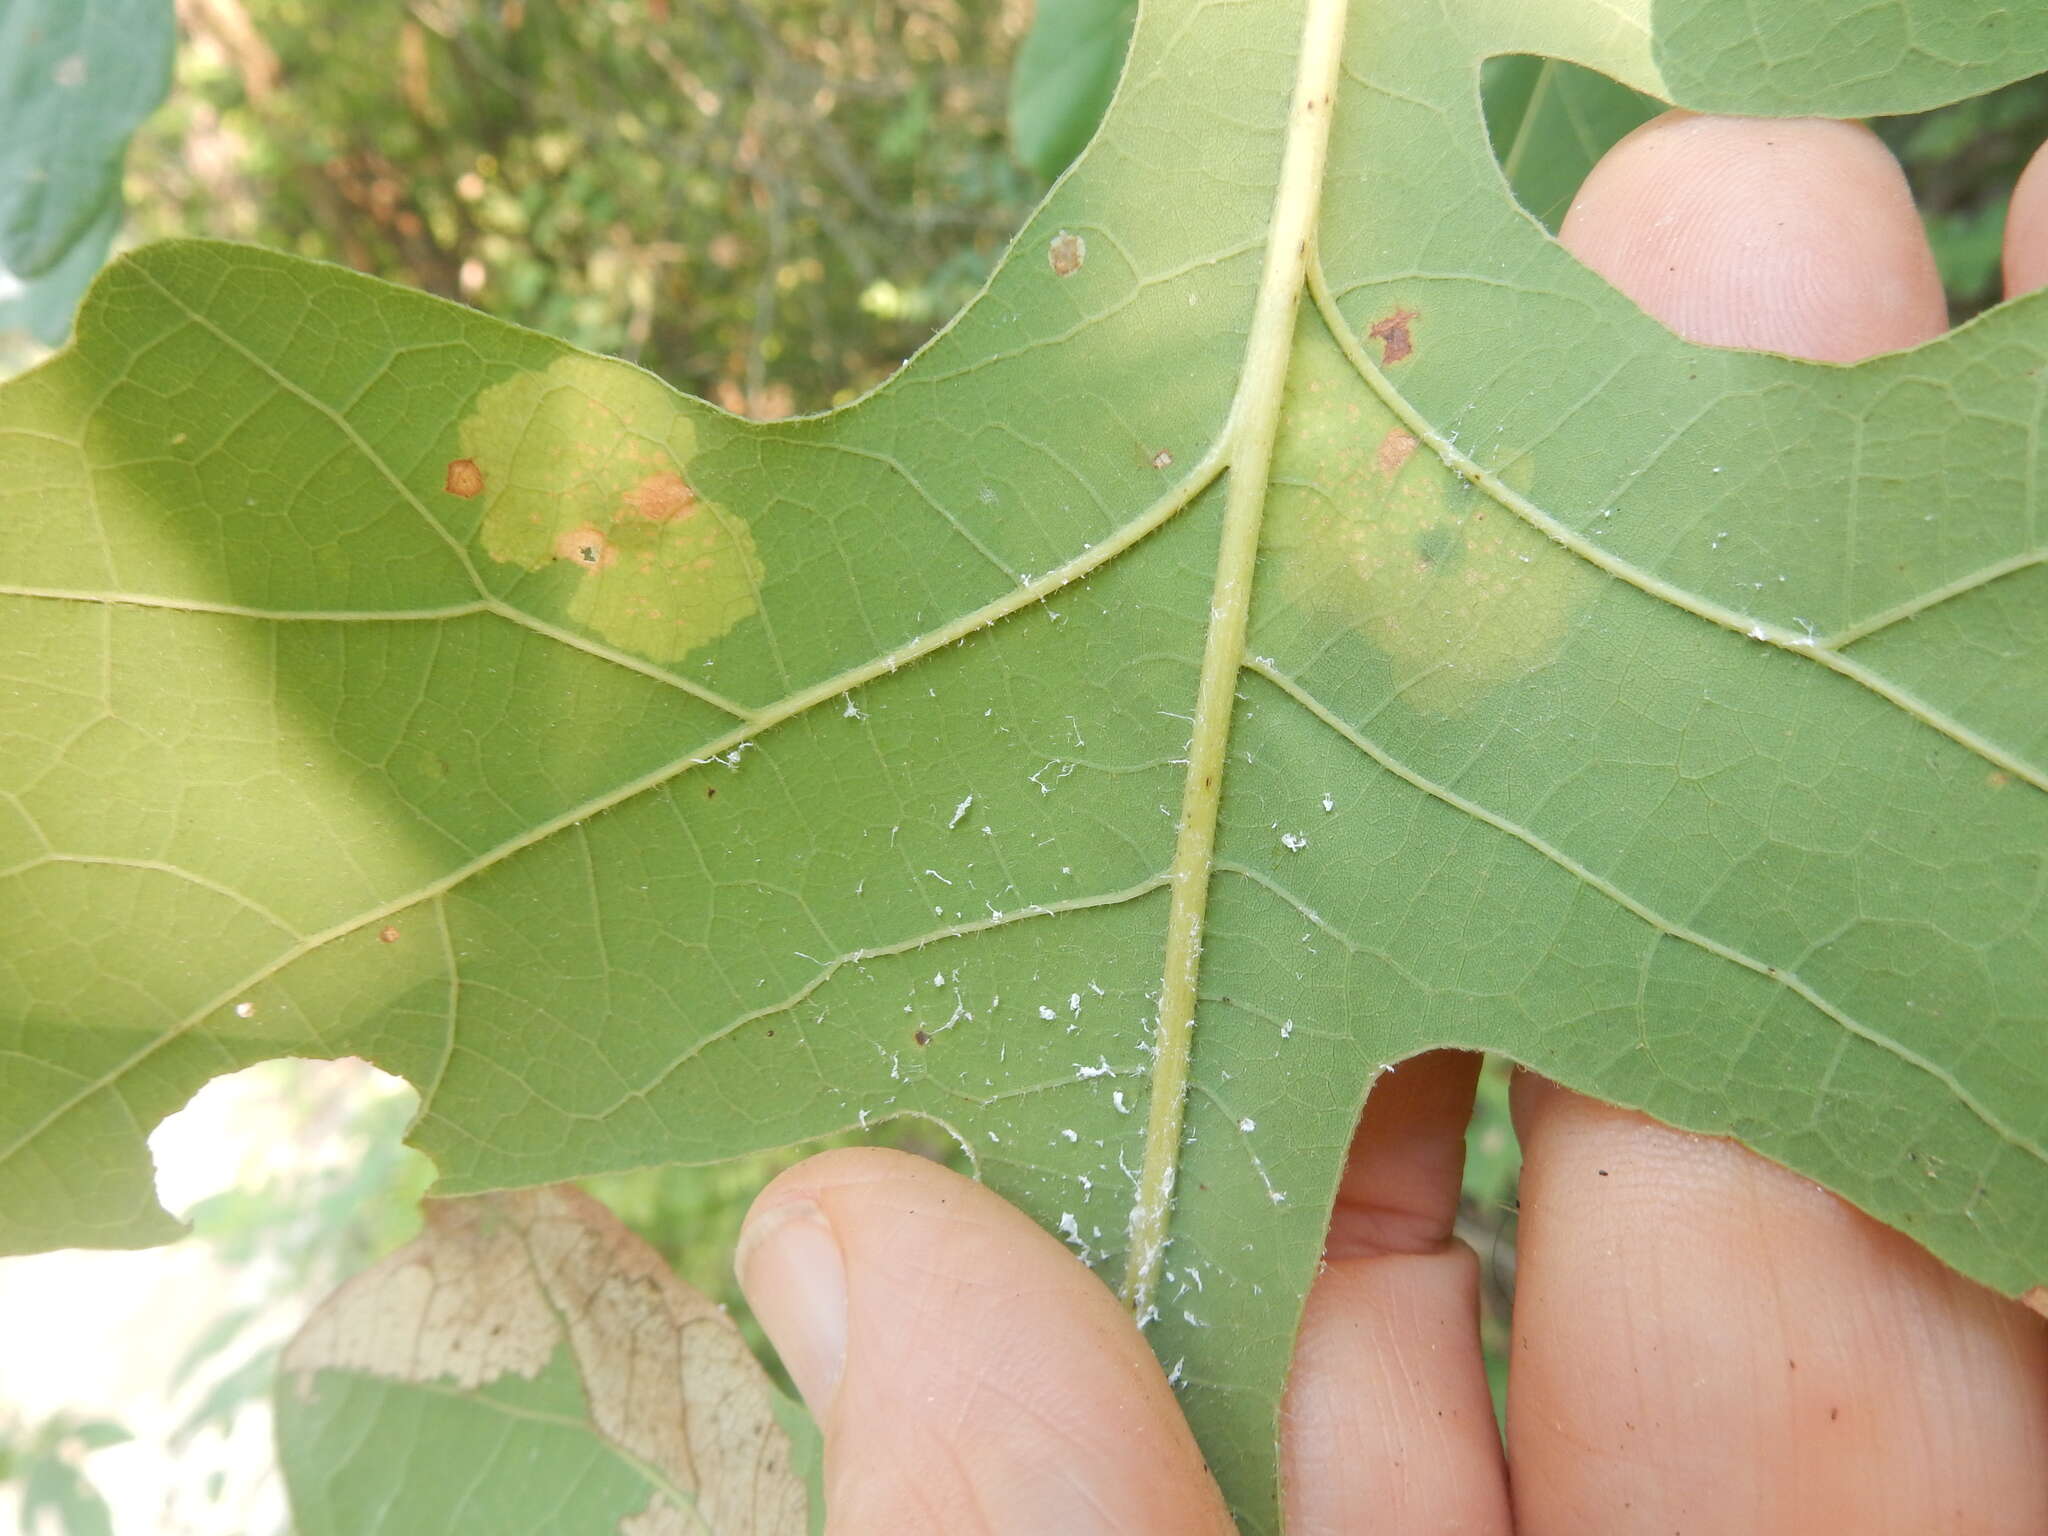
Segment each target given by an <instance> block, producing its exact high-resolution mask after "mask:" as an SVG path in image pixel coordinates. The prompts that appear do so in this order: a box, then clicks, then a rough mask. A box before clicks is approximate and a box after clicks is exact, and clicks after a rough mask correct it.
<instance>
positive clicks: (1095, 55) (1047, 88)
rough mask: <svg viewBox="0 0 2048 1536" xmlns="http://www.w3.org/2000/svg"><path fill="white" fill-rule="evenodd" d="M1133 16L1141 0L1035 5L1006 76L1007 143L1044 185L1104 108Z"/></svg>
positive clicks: (1060, 0)
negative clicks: (1040, 178)
mask: <svg viewBox="0 0 2048 1536" xmlns="http://www.w3.org/2000/svg"><path fill="white" fill-rule="evenodd" d="M1137 16H1138V0H1040V3H1039V6H1038V10H1037V12H1036V14H1035V15H1034V16H1033V17H1032V20H1031V31H1030V34H1029V35H1028V36H1026V37H1025V39H1024V46H1023V47H1022V48H1020V49H1018V51H1017V63H1016V66H1015V69H1014V70H1013V72H1012V74H1011V77H1010V143H1011V144H1012V145H1013V146H1014V147H1015V149H1016V151H1017V158H1018V159H1019V160H1022V161H1023V162H1024V163H1025V164H1026V165H1028V166H1030V167H1031V169H1032V170H1034V171H1036V172H1038V174H1039V175H1041V176H1043V177H1044V178H1045V179H1046V180H1047V181H1050V180H1052V179H1053V178H1054V177H1055V176H1057V175H1059V173H1060V172H1061V171H1064V170H1065V169H1066V168H1067V167H1068V165H1070V164H1071V163H1072V162H1073V159H1074V157H1075V156H1076V155H1078V154H1080V153H1081V151H1082V150H1083V149H1084V148H1085V147H1086V146H1087V143H1088V140H1089V138H1090V136H1092V135H1093V134H1094V132H1095V128H1096V125H1097V124H1099V123H1100V122H1101V121H1102V114H1103V113H1104V112H1105V111H1107V110H1108V109H1109V98H1110V97H1111V95H1112V94H1114V93H1115V91H1116V78H1117V74H1118V72H1119V71H1120V70H1121V69H1122V68H1123V62H1124V54H1125V52H1126V51H1127V50H1128V49H1129V47H1130V42H1131V25H1132V23H1133V22H1135V21H1136V20H1137Z"/></svg>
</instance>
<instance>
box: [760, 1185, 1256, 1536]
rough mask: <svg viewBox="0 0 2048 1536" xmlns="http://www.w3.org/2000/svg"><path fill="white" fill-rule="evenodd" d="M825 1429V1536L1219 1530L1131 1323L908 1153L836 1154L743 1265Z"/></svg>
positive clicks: (1210, 1489) (784, 1198) (981, 1191)
mask: <svg viewBox="0 0 2048 1536" xmlns="http://www.w3.org/2000/svg"><path fill="white" fill-rule="evenodd" d="M734 1263H735V1267H736V1269H737V1270H738V1273H739V1278H740V1284H741V1287H742V1289H743V1290H744V1291H745V1292H746V1296H747V1300H748V1303H749V1304H750V1305H751V1306H752V1307H753V1308H754V1312H755V1315H756V1316H757V1317H758V1318H760V1320H761V1325H762V1327H763V1328H765V1329H766V1330H767V1332H768V1336H769V1338H770V1339H772V1340H773V1341H774V1343H775V1346H776V1349H777V1350H778V1351H779V1352H780V1353H781V1355H782V1359H783V1362H784V1364H785V1365H787V1366H788V1368H789V1372H790V1375H791V1376H792V1378H794V1380H795V1381H796V1384H797V1387H798V1389H799V1390H800V1391H801V1392H802V1393H803V1395H804V1400H805V1402H806V1403H807V1404H809V1406H810V1408H811V1411H812V1413H813V1415H814V1416H815V1417H816V1418H817V1420H818V1423H819V1426H820V1427H821V1428H822V1430H823V1431H824V1436H825V1508H826V1515H827V1520H828V1530H829V1532H830V1533H831V1536H904V1533H911V1532H933V1533H940V1532H943V1533H945V1536H1042V1533H1044V1532H1047V1531H1061V1532H1075V1533H1079V1536H1089V1533H1101V1536H1110V1533H1116V1536H1148V1533H1156V1536H1228V1533H1229V1532H1231V1531H1232V1530H1233V1527H1232V1525H1231V1523H1230V1518H1229V1515H1228V1513H1227V1511H1226V1510H1225V1508H1224V1504H1223V1500H1222V1497H1221V1495H1220V1494H1219V1493H1218V1492H1217V1489H1216V1484H1215V1482H1214V1481H1213V1480H1212V1479H1211V1478H1210V1476H1209V1473H1208V1470H1207V1468H1206V1467H1205V1466H1204V1464H1203V1461H1202V1457H1201V1454H1200V1452H1199V1451H1197V1450H1196V1448H1195V1443H1194V1439H1193V1436H1192V1435H1191V1434H1190V1433H1189V1431H1188V1428H1187V1423H1186V1420H1185V1419H1184V1418H1183V1417H1182V1416H1181V1413H1180V1409H1179V1406H1178V1404H1176V1402H1175V1401H1174V1396H1173V1391H1172V1389H1171V1388H1170V1387H1169V1386H1168V1385H1167V1383H1166V1378H1165V1375H1164V1373H1163V1372H1161V1370H1160V1368H1159V1364H1158V1361H1157V1360H1156V1359H1154V1357H1153V1354H1152V1351H1151V1349H1150V1348H1149V1347H1147V1345H1146V1343H1145V1340H1144V1338H1143V1337H1142V1335H1140V1334H1139V1332H1138V1329H1137V1326H1136V1325H1135V1323H1133V1321H1132V1319H1131V1317H1130V1314H1129V1313H1127V1312H1126V1311H1124V1310H1123V1308H1122V1307H1121V1306H1119V1305H1118V1303H1117V1300H1116V1298H1115V1297H1114V1296H1112V1295H1111V1294H1110V1292H1109V1291H1108V1289H1107V1288H1106V1287H1104V1286H1103V1284H1102V1282H1101V1281H1100V1280H1098V1279H1097V1278H1096V1277H1095V1276H1094V1275H1093V1274H1092V1273H1091V1272H1090V1271H1089V1270H1088V1269H1087V1268H1086V1267H1085V1266H1084V1265H1082V1264H1081V1263H1080V1262H1079V1261H1078V1260H1077V1259H1076V1258H1075V1257H1074V1255H1073V1254H1072V1253H1071V1252H1069V1251H1068V1250H1067V1249H1066V1248H1065V1247H1064V1246H1062V1245H1061V1243H1060V1242H1059V1240H1058V1239H1057V1238H1055V1237H1052V1236H1050V1235H1049V1234H1048V1233H1046V1232H1045V1231H1043V1230H1042V1229H1040V1228H1039V1227H1038V1226H1037V1225H1035V1224H1034V1223H1033V1222H1032V1221H1031V1219H1030V1218H1029V1217H1027V1216H1025V1215H1024V1213H1023V1212H1021V1211H1019V1210H1018V1209H1017V1208H1016V1207H1014V1206H1012V1205H1011V1204H1009V1203H1008V1202H1007V1201H1005V1200H1003V1199H1002V1198H1001V1197H999V1196H997V1195H996V1194H994V1193H993V1192H992V1191H990V1190H988V1189H986V1188H984V1187H983V1186H981V1185H979V1184H977V1183H975V1182H974V1181H973V1180H971V1179H966V1178H962V1177H961V1176H960V1175H959V1174H956V1173H953V1172H951V1171H950V1170H948V1169H945V1168H941V1167H939V1166H938V1165H937V1164H934V1163H930V1162H927V1161H925V1160H924V1159H922V1158H917V1157H912V1156H910V1155H909V1154H908V1153H903V1152H892V1151H884V1150H881V1149H878V1148H853V1149H848V1150H845V1151H839V1152H827V1153H823V1154H821V1155H819V1156H817V1157H814V1158H811V1159H809V1160H808V1161H806V1162H803V1163H799V1164H798V1165H797V1166H796V1167H794V1168H792V1169H790V1170H789V1171H787V1172H785V1173H783V1174H782V1175H780V1176H779V1177H778V1178H776V1179H775V1180H774V1181H773V1182H772V1183H771V1184H769V1186H768V1187H767V1188H766V1189H765V1190H763V1191H762V1192H761V1194H760V1196H759V1197H758V1198H757V1199H756V1200H755V1202H754V1206H753V1208H752V1210H750V1211H749V1212H748V1215H747V1220H746V1225H745V1227H744V1228H743V1230H742V1232H741V1236H740V1245H739V1251H738V1254H737V1255H736V1257H735V1260H734Z"/></svg>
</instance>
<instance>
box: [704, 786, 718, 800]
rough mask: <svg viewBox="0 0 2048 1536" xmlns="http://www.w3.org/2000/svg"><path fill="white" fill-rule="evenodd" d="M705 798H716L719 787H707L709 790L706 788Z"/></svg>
mask: <svg viewBox="0 0 2048 1536" xmlns="http://www.w3.org/2000/svg"><path fill="white" fill-rule="evenodd" d="M704 798H705V799H706V800H716V799H717V798H718V791H717V789H716V788H712V789H707V790H705V791H704Z"/></svg>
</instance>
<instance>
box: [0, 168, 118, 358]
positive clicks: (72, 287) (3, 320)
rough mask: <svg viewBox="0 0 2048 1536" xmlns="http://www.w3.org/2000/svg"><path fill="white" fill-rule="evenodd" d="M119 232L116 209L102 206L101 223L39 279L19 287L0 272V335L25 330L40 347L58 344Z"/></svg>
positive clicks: (16, 280)
mask: <svg viewBox="0 0 2048 1536" xmlns="http://www.w3.org/2000/svg"><path fill="white" fill-rule="evenodd" d="M120 232H121V205H120V204H119V203H118V202H115V203H111V204H109V205H108V207H107V210H106V212H105V214H104V215H103V217H102V219H101V222H100V223H98V224H96V225H94V226H93V227H92V228H91V229H89V230H87V231H86V233H85V235H84V236H83V238H81V239H80V240H79V242H78V243H77V244H76V245H74V246H72V247H71V249H70V250H68V251H66V252H65V253H64V256H63V259H61V260H60V261H58V263H57V264H56V265H55V266H53V267H51V268H50V269H49V270H48V271H47V272H45V273H43V275H42V276H41V277H35V278H30V279H29V280H28V281H27V282H25V283H24V282H21V281H19V280H18V279H15V278H13V277H11V276H10V275H9V274H7V273H5V272H0V332H6V331H16V330H19V331H26V332H27V333H28V334H29V335H31V336H33V337H34V338H35V339H36V340H37V341H39V342H41V343H42V344H43V345H44V346H46V347H55V346H60V345H62V344H63V341H64V338H65V337H66V336H68V335H70V334H71V317H72V316H73V315H74V314H76V313H77V311H78V301H79V299H80V298H82V297H83V296H84V294H85V290H86V289H87V288H88V287H90V286H91V284H92V280H93V278H94V277H96V276H97V275H98V274H99V270H100V267H101V266H102V265H104V264H105V262H106V259H107V252H108V251H110V250H112V249H113V245H114V237H115V236H116V235H118V234H119V233H120Z"/></svg>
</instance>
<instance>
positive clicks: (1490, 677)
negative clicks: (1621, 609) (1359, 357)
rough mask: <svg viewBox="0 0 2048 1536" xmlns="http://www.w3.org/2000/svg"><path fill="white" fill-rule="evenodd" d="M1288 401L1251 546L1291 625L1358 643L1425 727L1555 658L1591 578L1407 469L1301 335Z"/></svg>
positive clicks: (1360, 402) (1318, 335) (1361, 392)
mask: <svg viewBox="0 0 2048 1536" xmlns="http://www.w3.org/2000/svg"><path fill="white" fill-rule="evenodd" d="M1288 390H1289V396H1290V409H1289V411H1288V415H1287V418H1286V425H1285V426H1284V427H1283V429H1282V434H1281V439H1280V443H1279V446H1278V448H1277V450H1276V455H1275V461H1274V481H1275V490H1274V495H1273V501H1272V504H1271V506H1270V508H1269V510H1268V513H1267V521H1266V532H1265V545H1266V551H1267V556H1268V559H1269V561H1270V566H1269V579H1270V580H1271V581H1272V582H1273V584H1274V594H1275V596H1276V597H1279V596H1282V595H1284V598H1285V603H1284V606H1283V611H1284V612H1285V613H1287V614H1289V615H1291V616H1292V620H1293V622H1297V623H1299V622H1306V623H1307V624H1308V625H1310V626H1311V627H1312V628H1313V629H1314V630H1315V631H1316V632H1317V633H1318V634H1320V635H1329V634H1332V633H1335V632H1339V631H1343V630H1350V631H1352V632H1354V633H1357V634H1359V635H1362V636H1363V637H1364V638H1366V639H1367V640H1368V641H1370V642H1371V644H1372V645H1373V646H1374V647H1375V648H1376V649H1377V650H1378V651H1380V652H1381V653H1382V654H1383V655H1384V656H1385V657H1386V658H1387V660H1388V662H1389V663H1390V665H1391V676H1390V678H1389V686H1390V687H1392V688H1393V689H1394V690H1395V691H1397V692H1398V693H1399V694H1400V695H1401V696H1402V697H1403V698H1405V699H1406V700H1407V701H1408V702H1409V703H1410V704H1411V705H1413V706H1415V707H1417V708H1420V709H1424V710H1428V711H1430V712H1433V713H1436V714H1440V715H1458V714H1463V713H1464V712H1465V711H1467V710H1469V709H1471V708H1472V707H1473V706H1474V705H1476V704H1477V703H1478V702H1479V701H1480V700H1481V699H1482V698H1483V697H1484V696H1485V695H1486V694H1487V692H1488V691H1489V690H1491V689H1492V688H1494V687H1495V686H1497V685H1499V684H1501V683H1504V682H1507V681H1508V680H1510V679H1512V678H1515V677H1519V676H1521V675H1522V674H1523V673H1525V672H1527V671H1529V670H1530V669H1531V668H1533V667H1537V666H1541V665H1543V664H1544V663H1546V662H1548V661H1550V660H1551V659H1553V658H1554V657H1555V656H1556V655H1557V654H1558V651H1559V649H1560V648H1561V647H1562V645H1563V644H1564V639H1565V635H1566V632H1567V630H1568V629H1569V627H1570V624H1571V620H1572V618H1573V616H1574V615H1575V614H1577V613H1578V612H1579V611H1580V610H1581V609H1582V608H1583V607H1584V606H1585V605H1586V603H1588V602H1589V601H1591V598H1592V595H1593V593H1594V591H1595V590H1596V588H1597V586H1598V582H1599V576H1598V574H1597V573H1595V572H1594V571H1592V570H1591V569H1590V568H1589V567H1587V566H1586V565H1584V564H1583V562H1580V561H1578V560H1575V559H1573V558H1572V557H1571V556H1570V555H1568V554H1566V553H1565V552H1564V551H1563V550H1560V549H1559V548H1558V547H1557V546H1556V545H1555V544H1553V543H1551V542H1550V541H1549V540H1548V539H1545V538H1544V537H1543V536H1542V535H1541V534H1539V533H1537V532H1535V531H1534V530H1533V529H1531V528H1529V527H1528V526H1527V525H1526V524H1525V523H1523V522H1522V521H1520V520H1519V519H1518V518H1516V517H1515V516H1514V515H1513V514H1512V513H1510V512H1509V511H1507V510H1506V509H1505V508H1503V507H1502V506H1500V505H1499V504H1498V503H1496V502H1494V501H1492V500H1491V499H1489V498H1488V497H1486V496H1485V495H1484V494H1482V493H1481V492H1479V491H1476V490H1475V489H1473V488H1472V487H1471V486H1470V485H1468V484H1467V483H1466V481H1465V480H1464V479H1463V478H1462V477H1460V476H1458V475H1455V474H1453V473H1451V471H1449V470H1448V469H1446V468H1445V467H1444V465H1443V464H1442V463H1441V462H1440V461H1439V460H1438V459H1437V458H1436V456H1435V455H1433V454H1426V453H1423V454H1418V453H1417V452H1416V448H1417V447H1418V446H1419V444H1418V442H1417V439H1416V438H1415V436H1414V434H1412V433H1410V432H1409V431H1407V430H1406V429H1405V428H1404V427H1403V426H1402V425H1401V424H1400V423H1399V422H1397V421H1396V420H1395V419H1394V417H1393V414H1392V412H1391V411H1389V410H1388V409H1387V407H1386V406H1385V405H1383V404H1382V403H1381V402H1380V401H1379V400H1378V399H1377V398H1375V397H1374V396H1373V395H1372V394H1371V392H1370V391H1368V390H1367V388H1366V387H1365V384H1364V381H1363V380H1361V379H1360V378H1359V377H1358V375H1357V373H1356V372H1355V371H1354V370H1353V369H1352V368H1351V366H1350V364H1349V363H1348V362H1346V361H1345V359H1344V356H1343V354H1342V353H1341V352H1340V351H1339V350H1338V349H1337V347H1336V345H1335V344H1334V342H1333V341H1332V340H1331V339H1330V337H1329V335H1328V333H1327V332H1326V331H1324V330H1322V329H1321V328H1320V327H1319V326H1316V325H1315V324H1314V323H1313V322H1310V323H1309V324H1307V325H1305V326H1304V329H1303V333H1302V335H1301V337H1300V340H1299V342H1298V343H1297V348H1296V352H1295V362H1294V372H1293V375H1292V377H1291V379H1290V380H1289V383H1288Z"/></svg>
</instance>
